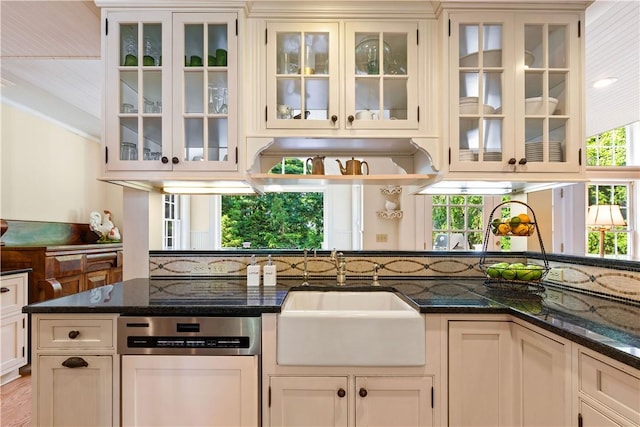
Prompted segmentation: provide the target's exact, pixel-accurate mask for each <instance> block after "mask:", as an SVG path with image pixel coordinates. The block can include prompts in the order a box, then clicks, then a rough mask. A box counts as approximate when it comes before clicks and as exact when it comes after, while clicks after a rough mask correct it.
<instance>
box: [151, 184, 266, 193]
mask: <svg viewBox="0 0 640 427" xmlns="http://www.w3.org/2000/svg"><path fill="white" fill-rule="evenodd" d="M162 190H163V191H164V192H165V193H169V194H256V191H255V190H254V189H253V188H251V187H250V186H249V185H247V184H245V183H244V182H233V181H220V182H217V183H210V184H200V185H198V184H197V183H194V184H192V185H169V186H165V187H163V189H162Z"/></svg>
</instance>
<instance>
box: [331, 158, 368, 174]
mask: <svg viewBox="0 0 640 427" xmlns="http://www.w3.org/2000/svg"><path fill="white" fill-rule="evenodd" d="M336 162H338V164H339V165H340V173H342V175H369V163H367V162H362V161H360V160H356V159H355V158H353V157H352V158H351V160H347V161H346V164H347V167H346V168H345V167H344V166H342V162H341V161H340V160H338V159H336ZM365 166H366V168H364V169H366V172H364V171H363V167H365ZM363 172H364V173H363Z"/></svg>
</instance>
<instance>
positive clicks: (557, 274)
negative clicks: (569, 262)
mask: <svg viewBox="0 0 640 427" xmlns="http://www.w3.org/2000/svg"><path fill="white" fill-rule="evenodd" d="M545 280H548V281H550V282H559V283H562V270H561V269H559V268H552V269H551V270H549V272H548V273H547V277H545Z"/></svg>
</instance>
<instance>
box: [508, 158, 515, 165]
mask: <svg viewBox="0 0 640 427" xmlns="http://www.w3.org/2000/svg"><path fill="white" fill-rule="evenodd" d="M509 164H510V165H515V164H516V158H515V157H512V158H510V159H509Z"/></svg>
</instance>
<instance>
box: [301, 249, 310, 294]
mask: <svg viewBox="0 0 640 427" xmlns="http://www.w3.org/2000/svg"><path fill="white" fill-rule="evenodd" d="M307 253H308V250H307V248H304V261H303V264H304V271H303V272H302V280H303V281H302V286H309V270H307Z"/></svg>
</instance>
